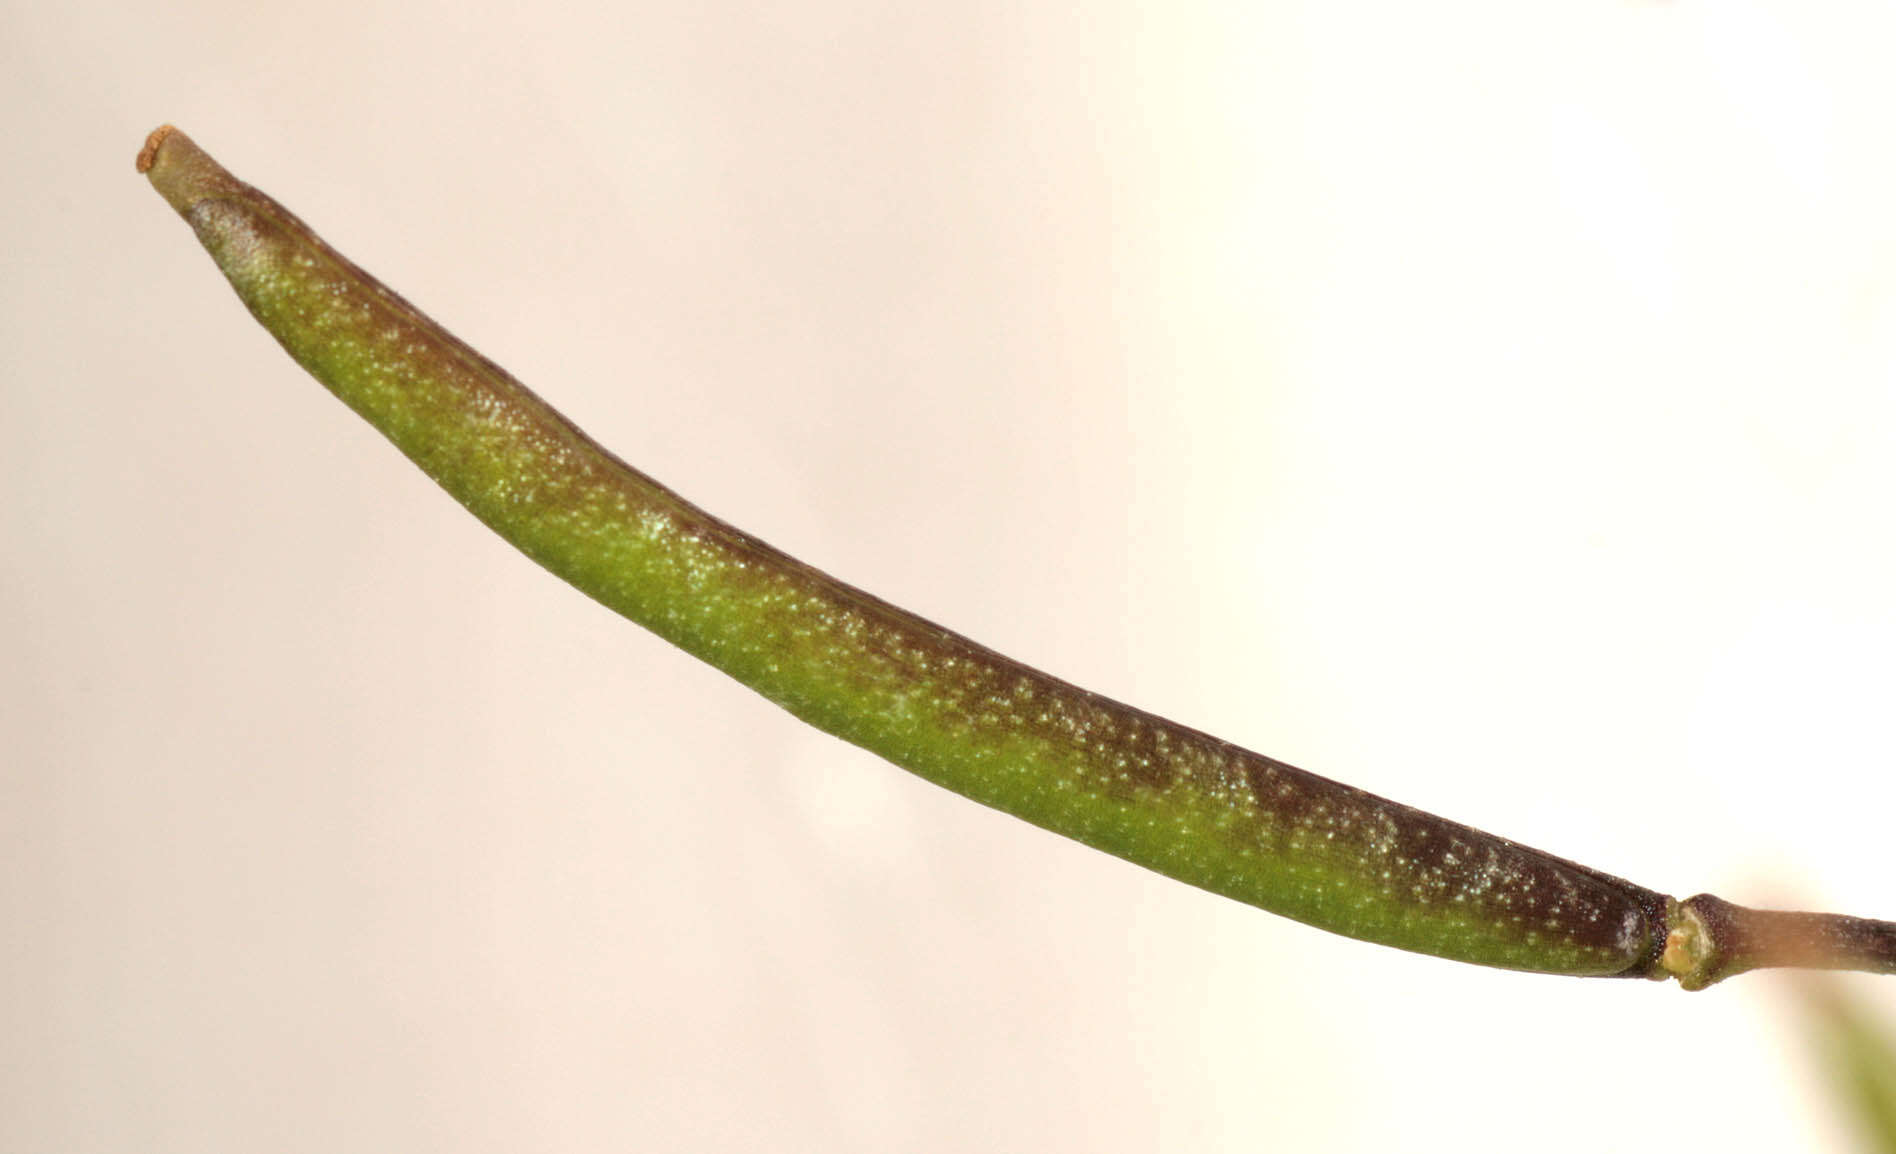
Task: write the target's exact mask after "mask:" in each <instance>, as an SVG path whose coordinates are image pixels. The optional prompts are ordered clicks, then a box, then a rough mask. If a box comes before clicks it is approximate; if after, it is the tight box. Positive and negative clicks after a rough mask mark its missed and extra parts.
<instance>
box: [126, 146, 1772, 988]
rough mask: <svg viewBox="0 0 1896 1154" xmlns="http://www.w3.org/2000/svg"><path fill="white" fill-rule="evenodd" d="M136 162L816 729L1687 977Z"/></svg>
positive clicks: (221, 250) (1535, 865)
mask: <svg viewBox="0 0 1896 1154" xmlns="http://www.w3.org/2000/svg"><path fill="white" fill-rule="evenodd" d="M138 168H139V171H141V172H145V173H147V174H148V175H149V176H150V179H151V182H152V184H153V185H154V186H155V187H156V188H157V190H158V191H159V192H160V193H161V194H162V195H163V196H164V197H165V199H166V200H167V201H169V202H170V203H171V205H172V207H174V208H175V209H177V211H178V212H179V214H180V215H182V216H183V217H184V218H185V220H187V221H188V222H190V224H191V226H192V228H193V229H195V230H196V232H197V235H198V239H199V240H200V241H201V242H202V243H203V245H204V247H205V248H206V249H207V250H209V252H210V254H211V256H212V258H213V259H214V260H215V261H216V263H217V265H218V267H219V268H220V269H221V270H222V271H223V273H224V275H225V276H226V277H227V278H228V279H229V281H230V283H231V284H232V286H233V287H234V288H235V289H236V291H237V295H238V296H239V297H240V298H241V299H242V300H243V302H244V304H245V305H247V306H248V307H249V309H250V311H251V312H252V313H253V314H254V315H255V316H256V318H257V320H258V321H260V322H261V323H262V324H263V326H264V327H265V328H266V329H268V330H269V331H270V333H271V334H272V335H273V336H275V337H276V339H277V340H278V341H279V342H280V343H281V344H282V345H283V347H284V348H285V349H286V350H288V352H289V354H290V355H291V356H292V357H294V358H295V359H296V361H297V362H298V363H299V364H301V365H302V366H303V367H304V368H305V369H307V370H308V371H309V372H310V373H311V374H312V375H313V376H315V377H316V378H317V379H318V380H319V381H321V382H322V383H323V384H324V385H325V386H327V387H328V388H329V389H330V390H331V391H332V392H334V393H335V394H336V396H337V397H339V398H340V399H341V400H342V401H343V402H344V403H345V404H347V405H348V406H349V407H350V408H352V409H354V410H355V411H356V412H357V413H359V414H361V415H362V416H363V417H364V418H365V419H367V420H368V421H369V422H370V423H371V424H372V425H374V426H375V427H376V428H377V429H379V430H381V431H382V433H383V434H384V435H386V436H387V437H388V438H389V440H391V441H393V442H394V443H395V445H396V446H397V447H398V448H399V449H401V451H402V452H403V453H405V454H407V455H408V456H409V457H410V458H411V459H412V460H413V461H414V462H415V463H416V464H417V465H419V466H420V467H421V468H422V470H423V471H424V472H426V473H427V474H428V475H429V476H430V477H432V478H434V480H435V481H436V482H438V483H439V484H440V485H441V487H442V488H444V489H446V490H447V491H448V492H449V494H451V495H452V496H453V497H454V498H455V499H456V500H457V501H459V502H461V504H463V505H464V506H466V507H467V508H468V510H469V511H471V512H472V513H473V514H474V515H475V516H476V517H478V518H480V519H481V520H482V521H483V522H485V523H486V524H487V525H488V526H489V527H491V528H492V529H493V530H494V531H495V532H497V533H499V534H500V535H501V536H502V537H505V538H506V539H507V540H508V541H510V542H512V543H513V544H514V545H515V546H516V547H518V548H519V549H520V550H521V551H522V552H524V553H526V554H527V555H528V556H529V557H532V558H533V559H534V560H535V561H537V562H539V563H540V564H541V565H543V566H545V567H546V568H547V569H549V570H551V571H552V572H553V573H555V574H557V575H558V576H560V577H561V578H563V579H565V580H566V581H569V582H571V583H572V584H573V585H574V586H576V587H578V588H579V589H580V590H581V591H583V592H585V593H586V594H587V595H589V596H591V597H593V598H595V599H596V600H598V601H600V602H601V603H603V604H604V605H606V606H608V607H609V608H611V609H613V610H615V611H617V612H619V613H621V614H623V615H624V616H626V617H628V618H630V619H631V620H633V621H635V622H637V623H638V624H640V625H642V626H644V627H646V628H647V629H650V630H651V631H653V632H654V633H657V634H658V635H659V636H661V637H664V638H665V639H666V640H668V641H671V642H672V643H674V644H675V645H677V646H679V647H680V648H682V649H684V650H686V651H687V652H689V653H691V654H693V655H695V656H697V657H699V658H701V659H703V660H704V661H707V662H709V663H710V664H712V665H714V666H716V667H717V668H719V669H721V670H723V671H724V672H726V673H728V674H730V675H731V676H732V677H734V678H736V679H737V680H739V681H741V682H743V683H744V684H745V685H748V686H750V687H751V688H752V689H755V690H756V691H757V692H759V693H761V694H763V695H764V696H765V697H767V698H769V699H770V700H771V701H774V702H776V703H777V704H778V705H781V706H782V707H783V708H785V709H787V710H789V711H790V712H791V713H793V714H795V715H796V716H797V717H799V718H802V719H803V720H805V721H807V722H809V723H810V724H812V725H814V726H816V727H818V728H819V729H823V730H825V731H827V732H829V733H832V734H835V735H836V736H838V737H841V738H843V739H844V740H846V741H850V742H853V743H855V744H856V745H859V746H862V747H863V748H865V749H868V750H870V751H872V752H874V753H876V754H879V755H881V756H882V757H884V758H887V759H888V760H889V761H892V762H894V763H895V764H896V765H899V766H901V767H903V768H905V769H908V770H910V771H912V772H914V773H916V774H919V775H921V776H922V777H924V778H927V779H928V780H930V781H933V782H935V783H937V784H938V785H941V786H944V787H946V788H948V789H951V790H954V791H955V792H957V793H960V794H962V795H964V796H967V797H969V798H972V799H974V800H975V801H978V802H981V803H983V804H986V805H989V806H992V807H994V808H996V809H1000V810H1004V811H1006V812H1008V813H1011V814H1014V815H1016V816H1018V817H1021V818H1024V819H1026V820H1027V821H1030V822H1032V823H1034V824H1035V825H1039V826H1041V827H1043V828H1046V829H1049V830H1052V831H1054V832H1056V833H1060V834H1064V835H1066V836H1068V837H1071V838H1074V839H1076V840H1078V841H1081V842H1084V843H1086V844H1088V845H1091V846H1094V847H1096V848H1099V849H1102V850H1105V851H1106V852H1108V853H1112V854H1116V855H1118V856H1120V857H1122V858H1125V859H1126V860H1128V861H1132V862H1136V863H1138V864H1140V865H1143V866H1146V867H1148V868H1150V869H1153V870H1156V871H1158V872H1160V873H1163V874H1166V875H1168V876H1171V877H1174V878H1177V879H1179V880H1181V881H1185V882H1189V883H1191V884H1193V885H1197V886H1201V887H1203V888H1205V889H1208V890H1211V891H1213V892H1215V893H1220V894H1224V895H1226V896H1228V897H1232V898H1236V899H1238V900H1239V901H1243V902H1248V903H1250V904H1252V905H1256V906H1259V907H1261V908H1263V909H1266V910H1270V911H1272V912H1274V913H1278V914H1282V915H1285V916H1287V917H1291V918H1295V919H1297V920H1298V921H1302V922H1306V923H1308V924H1310V925H1313V926H1317V927H1320V928H1322V929H1326V930H1330V931H1333V932H1335V933H1339V934H1346V935H1348V936H1350V937H1354V938H1360V939H1363V940H1365V941H1371V942H1379V943H1382V944H1384V945H1390V946H1395V947H1398V948H1401V949H1407V950H1414V951H1418V952H1421V953H1427V954H1435V955H1438V956H1441V957H1445V958H1452V959H1457V960H1460V961H1465V962H1474V963H1478V964H1482V965H1489V966H1499V967H1504V968H1509V969H1516V970H1532V971H1541V972H1547V973H1558V974H1573V975H1587V976H1629V977H1640V976H1643V977H1664V976H1667V969H1666V966H1665V965H1664V964H1663V962H1662V956H1663V954H1664V952H1665V948H1666V943H1667V934H1668V931H1669V930H1670V929H1671V928H1672V926H1671V923H1670V921H1669V917H1670V915H1669V912H1668V907H1669V902H1670V899H1668V898H1666V897H1665V896H1664V895H1661V894H1658V893H1655V892H1653V891H1651V890H1646V889H1643V888H1641V887H1639V886H1636V885H1633V884H1632V883H1630V882H1626V881H1623V880H1621V879H1619V878H1616V877H1612V876H1609V875H1607V874H1603V873H1600V872H1598V871H1595V870H1591V869H1588V868H1586V867H1584V866H1580V865H1576V864H1574V863H1573V862H1570V861H1566V860H1563V859H1561V858H1557V857H1554V856H1552V855H1550V854H1546V853H1543V852H1541V851H1539V850H1534V849H1530V848H1528V847H1526V846H1522V845H1517V844H1516V843H1514V842H1511V841H1508V840H1507V839H1505V838H1500V837H1496V836H1493V835H1491V834H1487V833H1483V832H1481V831H1479V830H1475V829H1471V828H1469V827H1468V826H1464V825H1460V824H1458V823H1455V822H1451V821H1447V820H1444V819H1442V818H1438V817H1433V816H1430V815H1428V814H1425V813H1422V812H1420V811H1418V810H1415V809H1411V808H1409V807H1408V806H1404V805H1399V804H1397V803H1395V802H1391V801H1387V800H1384V799H1383V798H1380V797H1376V796H1373V795H1371V794H1368V793H1365V792H1363V791H1362V790H1358V789H1353V788H1351V787H1349V786H1346V785H1342V784H1339V783H1337V782H1334V781H1330V780H1328V779H1326V778H1322V777H1319V776H1317V775H1315V774H1311V773H1307V772H1305V771H1303V770H1301V769H1297V768H1295V767H1293V766H1290V765H1287V764H1285V763H1283V762H1281V761H1276V760H1274V759H1272V758H1268V757H1263V756H1261V755H1258V754H1255V753H1250V752H1247V751H1245V750H1242V749H1238V748H1236V747H1235V746H1232V745H1229V744H1227V743H1225V742H1222V741H1219V740H1217V739H1216V738H1213V737H1210V736H1207V735H1206V734H1203V733H1200V732H1198V731H1196V730H1193V729H1189V728H1187V727H1185V726H1182V725H1178V724H1175V723H1173V722H1170V721H1167V720H1165V719H1164V718H1160V717H1155V716H1153V715H1152V714H1149V713H1145V712H1143V711H1141V710H1138V709H1134V708H1131V707H1129V706H1125V705H1121V704H1119V703H1117V702H1113V701H1109V700H1107V699H1106V698H1103V697H1101V696H1099V695H1097V694H1094V693H1089V692H1087V691H1086V690H1083V689H1079V688H1077V687H1075V686H1073V685H1070V684H1068V683H1066V682H1064V681H1061V680H1059V679H1057V678H1054V677H1050V676H1048V675H1047V674H1044V673H1041V672H1040V671H1038V670H1035V669H1031V668H1029V667H1027V666H1025V665H1022V664H1020V663H1019V662H1016V661H1013V660H1010V659H1009V658H1007V657H1004V656H1002V655H1000V654H998V653H995V652H993V651H992V650H989V649H986V648H984V647H982V646H980V645H977V644H975V643H974V642H972V641H970V640H968V639H967V638H965V637H962V636H960V635H958V634H955V633H953V632H950V631H949V630H947V629H944V628H942V627H940V626H938V625H935V624H933V623H931V622H928V621H925V620H923V619H921V618H920V617H917V616H915V615H914V614H912V613H908V612H906V611H904V610H902V609H899V608H897V607H895V606H893V605H890V604H889V603H887V602H885V601H882V600H879V599H878V598H876V597H873V596H871V595H870V594H868V593H865V592H863V591H862V590H860V589H856V588H854V587H852V586H850V585H847V584H844V583H843V582H841V581H838V580H836V579H834V578H832V577H829V576H828V575H826V574H824V573H821V572H819V571H817V570H816V569H813V568H811V567H810V566H808V565H805V564H803V563H802V562H799V561H797V560H795V559H794V558H792V557H789V556H787V555H785V554H783V553H781V552H779V551H778V550H776V549H774V548H772V547H771V546H769V545H767V544H765V543H764V542H762V541H760V540H758V539H757V538H755V537H752V536H750V535H749V534H747V533H744V532H742V531H741V530H738V529H736V528H734V527H732V526H730V525H727V524H725V523H724V522H723V521H720V520H718V519H717V518H716V517H713V516H711V515H710V514H709V513H706V512H704V511H703V510H701V509H699V508H697V507H695V506H693V505H691V504H690V503H688V502H687V501H685V500H684V499H683V498H681V497H679V496H678V495H677V494H675V493H673V492H672V491H670V490H669V489H666V488H665V487H664V486H662V485H660V484H658V483H657V482H656V481H654V480H652V479H651V478H650V477H647V476H645V475H644V474H643V473H640V472H639V471H637V470H636V469H633V468H631V467H630V466H628V465H626V464H625V463H624V462H622V461H620V460H619V459H618V458H616V457H614V456H613V455H612V454H611V453H610V452H608V451H606V450H605V449H604V448H602V447H601V446H599V445H598V444H596V443H595V442H593V441H592V440H591V439H590V438H588V437H587V436H586V435H585V434H584V433H582V432H581V431H580V430H579V429H578V428H576V427H575V426H574V425H573V424H572V423H571V422H570V421H568V420H566V419H565V418H564V417H562V416H561V415H560V414H559V413H558V412H556V411H555V410H554V409H553V408H552V407H551V406H549V405H548V404H547V403H546V402H544V401H542V400H541V399H540V398H539V397H538V396H536V395H534V394H533V393H532V392H531V391H529V390H528V389H527V388H526V387H525V386H524V385H522V384H520V382H518V381H516V380H514V379H513V378H512V377H511V376H509V375H508V374H507V373H506V371H505V370H503V369H501V368H500V367H499V366H498V365H496V364H494V363H493V362H492V361H489V360H487V359H486V358H485V357H483V356H481V355H480V354H479V353H477V352H475V351H474V350H473V349H471V348H469V347H468V346H467V345H465V344H463V343H462V342H461V341H459V340H458V339H456V338H455V337H454V336H453V335H451V334H450V333H448V332H447V331H446V330H444V329H443V328H441V327H440V326H439V325H437V324H435V323H434V322H433V321H431V320H429V319H428V318H427V317H426V316H424V315H422V313H421V312H420V311H419V310H418V309H416V308H414V307H413V306H412V305H410V304H409V303H408V302H407V301H405V300H403V299H402V298H401V297H400V296H398V295H396V294H395V293H394V292H392V291H391V290H389V289H388V288H386V287H384V286H383V285H382V284H381V283H380V282H378V281H377V280H375V279H374V278H373V277H371V276H369V275H368V274H367V273H365V272H364V271H362V270H361V269H360V268H357V267H356V266H355V265H354V264H352V263H351V262H349V261H348V260H347V259H345V258H344V257H343V256H342V255H341V254H339V253H337V252H336V251H335V250H334V249H331V248H330V247H329V246H328V245H327V244H325V243H323V241H322V240H320V239H319V238H318V237H317V236H316V235H315V234H314V233H313V232H311V231H310V230H309V228H307V227H306V226H305V225H304V224H303V222H302V221H300V220H298V219H297V218H296V217H295V216H293V215H292V214H291V213H290V212H289V211H288V210H286V209H284V208H283V207H282V206H281V205H279V204H277V203H276V202H275V201H274V200H272V199H270V198H269V197H267V196H265V195H264V194H263V193H261V192H258V191H257V190H255V189H253V188H251V187H249V186H248V185H246V184H244V183H242V182H241V181H239V180H237V179H236V178H235V177H233V176H231V175H230V174H229V173H228V172H226V171H225V170H224V169H223V168H222V167H220V166H219V165H218V164H217V163H216V162H215V161H213V160H212V159H211V158H210V157H209V156H207V155H206V154H205V153H204V152H203V151H201V150H200V149H199V148H197V146H196V145H194V144H193V143H192V142H191V141H190V139H189V138H187V137H186V136H185V135H184V134H183V133H181V132H178V131H176V130H175V129H172V128H170V127H169V126H167V127H165V128H160V129H159V130H158V131H156V132H154V133H153V134H152V135H151V138H150V139H149V140H148V141H147V143H146V145H145V148H144V150H143V151H142V152H141V153H140V154H139V158H138ZM1733 908H1736V907H1733ZM1675 953H1677V954H1679V956H1681V957H1683V956H1684V954H1683V953H1681V952H1680V951H1677V950H1675ZM1695 956H1697V955H1695Z"/></svg>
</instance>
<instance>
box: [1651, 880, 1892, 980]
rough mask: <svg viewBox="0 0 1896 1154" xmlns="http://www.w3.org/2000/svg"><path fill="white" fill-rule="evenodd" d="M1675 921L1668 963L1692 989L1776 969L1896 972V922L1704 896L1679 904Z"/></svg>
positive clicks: (1673, 911)
mask: <svg viewBox="0 0 1896 1154" xmlns="http://www.w3.org/2000/svg"><path fill="white" fill-rule="evenodd" d="M1667 924H1668V925H1669V926H1670V927H1671V929H1670V930H1669V932H1668V933H1667V934H1666V948H1665V952H1664V953H1663V954H1662V955H1661V956H1660V964H1661V965H1662V966H1663V967H1664V968H1665V970H1666V971H1667V972H1668V973H1671V974H1673V975H1676V976H1677V977H1678V979H1679V985H1681V986H1683V987H1685V988H1686V989H1688V990H1702V989H1704V988H1705V987H1707V986H1709V985H1711V984H1713V983H1714V982H1720V981H1723V980H1724V979H1726V978H1729V977H1731V976H1732V975H1734V974H1742V973H1744V972H1745V971H1746V970H1763V969H1769V968H1771V967H1774V966H1793V967H1797V968H1800V969H1813V970H1861V971H1864V972H1867V973H1872V974H1896V922H1879V921H1873V920H1871V919H1869V918H1853V917H1848V916H1846V915H1843V914H1813V913H1800V912H1794V911H1789V910H1754V909H1751V908H1750V907H1748V906H1741V905H1734V904H1733V903H1731V902H1728V901H1725V900H1724V899H1723V898H1717V897H1713V896H1712V895H1711V894H1699V895H1698V896H1697V897H1690V898H1687V899H1685V900H1684V901H1682V902H1675V903H1673V904H1672V906H1671V908H1670V909H1669V910H1668V912H1667Z"/></svg>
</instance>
